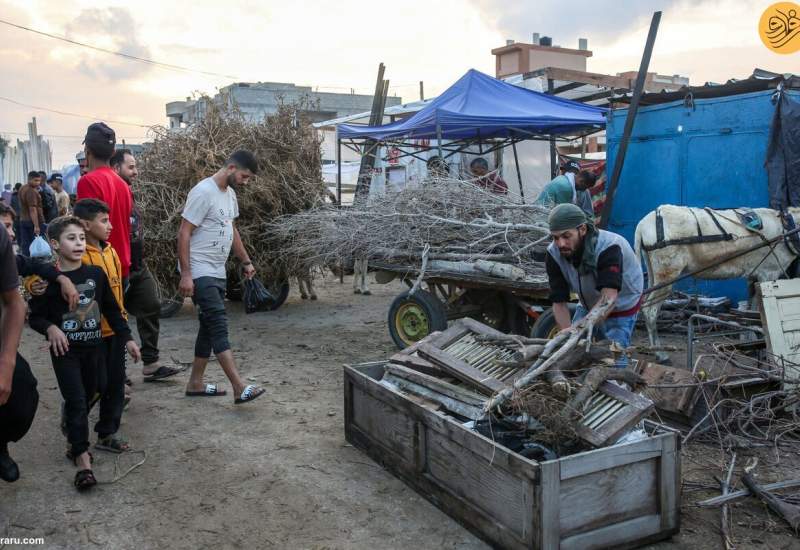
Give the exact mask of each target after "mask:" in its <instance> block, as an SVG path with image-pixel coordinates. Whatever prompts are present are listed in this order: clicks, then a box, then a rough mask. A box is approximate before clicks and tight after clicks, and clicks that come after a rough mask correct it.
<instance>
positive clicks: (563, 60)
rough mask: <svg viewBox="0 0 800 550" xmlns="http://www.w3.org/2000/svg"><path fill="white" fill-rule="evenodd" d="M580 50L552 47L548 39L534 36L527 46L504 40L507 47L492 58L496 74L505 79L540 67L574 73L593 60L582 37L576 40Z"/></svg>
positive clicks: (496, 50)
mask: <svg viewBox="0 0 800 550" xmlns="http://www.w3.org/2000/svg"><path fill="white" fill-rule="evenodd" d="M578 45H579V48H578V49H577V50H574V49H571V48H562V47H561V46H553V45H552V39H551V38H550V37H549V36H542V37H540V36H539V33H534V35H533V41H532V43H530V44H526V43H523V42H514V41H513V40H506V45H505V46H503V47H501V48H495V49H493V50H492V54H493V55H494V56H495V75H496V77H497V78H506V77H509V76H513V75H515V74H525V73H528V72H530V71H535V70H536V69H541V68H542V67H559V68H561V69H571V70H573V71H585V70H586V60H587V59H588V58H590V57H592V52H591V51H590V50H589V49H588V41H587V40H586V39H585V38H580V39H579V40H578Z"/></svg>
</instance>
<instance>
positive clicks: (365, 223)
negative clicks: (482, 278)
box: [267, 179, 548, 280]
mask: <svg viewBox="0 0 800 550" xmlns="http://www.w3.org/2000/svg"><path fill="white" fill-rule="evenodd" d="M547 215H548V209H547V208H545V207H542V206H537V205H530V204H518V203H515V202H513V201H512V200H511V199H510V198H508V197H505V196H502V195H497V194H493V193H490V192H487V191H486V190H484V189H482V188H480V187H478V186H476V185H474V184H472V183H470V182H466V181H461V180H454V179H431V180H427V181H426V182H425V184H424V185H422V186H419V187H412V188H406V189H404V190H402V191H398V192H390V193H387V194H385V195H383V196H379V197H374V198H370V200H368V201H362V202H360V203H358V204H356V205H354V206H352V207H346V208H338V207H336V206H334V205H321V206H317V207H316V208H313V209H311V210H308V211H305V212H301V213H299V214H295V215H291V216H284V217H282V218H280V219H277V220H275V221H274V222H273V223H271V224H270V225H269V226H268V227H267V234H268V237H269V238H270V239H273V242H274V243H275V246H276V247H278V248H280V250H281V255H282V256H284V257H285V258H287V259H288V258H293V259H294V261H296V262H299V263H302V264H309V263H311V264H316V265H332V264H337V263H344V264H347V263H348V262H350V261H352V260H353V259H354V258H363V257H366V258H368V259H369V260H370V261H371V262H374V261H378V262H387V263H391V264H398V265H408V266H413V267H417V268H418V267H421V266H422V265H423V263H425V264H426V268H427V269H428V270H429V271H439V270H451V269H459V268H462V269H490V267H491V265H488V266H487V264H480V263H478V262H481V261H483V262H499V263H505V264H511V265H514V266H516V267H519V268H520V269H521V270H522V271H521V272H514V273H512V275H511V276H515V275H516V276H518V277H519V278H520V279H524V278H525V277H528V276H530V277H532V278H534V279H537V278H538V279H539V280H543V279H544V274H543V272H542V266H541V263H539V262H536V261H534V260H533V256H532V253H533V249H534V247H535V246H536V245H537V244H543V243H545V242H546V240H547V239H548V228H547ZM287 261H288V260H287ZM520 279H518V280H520Z"/></svg>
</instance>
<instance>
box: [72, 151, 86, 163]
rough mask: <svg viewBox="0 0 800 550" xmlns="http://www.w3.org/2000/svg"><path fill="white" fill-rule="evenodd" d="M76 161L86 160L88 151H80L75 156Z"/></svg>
mask: <svg viewBox="0 0 800 550" xmlns="http://www.w3.org/2000/svg"><path fill="white" fill-rule="evenodd" d="M75 160H77V161H82V160H86V151H78V152H77V153H76V154H75Z"/></svg>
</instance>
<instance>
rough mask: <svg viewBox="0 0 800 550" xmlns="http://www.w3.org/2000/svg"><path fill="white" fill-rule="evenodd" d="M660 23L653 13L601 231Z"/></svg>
mask: <svg viewBox="0 0 800 550" xmlns="http://www.w3.org/2000/svg"><path fill="white" fill-rule="evenodd" d="M660 21H661V12H660V11H657V12H655V13H653V19H652V20H651V21H650V32H649V33H648V34H647V42H646V43H645V45H644V52H643V53H642V62H641V64H640V65H639V73H638V74H637V75H636V86H635V87H634V89H633V97H632V98H631V104H630V107H628V116H627V117H626V118H625V128H624V129H623V132H622V140H621V141H620V142H619V149H618V150H617V158H616V159H614V171H613V172H612V173H611V179H610V180H609V181H608V188H607V189H606V203H605V204H604V205H603V213H602V214H601V218H600V228H601V229H605V228H606V227H608V220H609V219H610V218H611V209H612V208H613V206H614V194H615V193H616V192H617V186H618V185H619V177H620V175H621V174H622V165H623V163H624V162H625V153H626V152H627V151H628V143H629V142H630V139H631V133H632V132H633V123H634V121H635V120H636V113H637V112H638V111H639V100H640V99H641V97H642V93H643V92H644V81H645V79H646V78H647V69H648V68H649V67H650V56H651V55H652V54H653V45H654V44H655V42H656V34H658V24H659V22H660Z"/></svg>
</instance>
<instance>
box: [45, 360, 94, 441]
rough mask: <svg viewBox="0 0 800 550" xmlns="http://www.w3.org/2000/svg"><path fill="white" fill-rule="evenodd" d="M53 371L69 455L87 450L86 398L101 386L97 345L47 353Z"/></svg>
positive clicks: (87, 410) (87, 402)
mask: <svg viewBox="0 0 800 550" xmlns="http://www.w3.org/2000/svg"><path fill="white" fill-rule="evenodd" d="M50 358H51V359H52V360H53V370H55V372H56V380H58V389H59V390H61V397H63V398H64V415H65V417H66V421H67V442H69V444H70V447H71V451H72V455H73V456H76V457H77V456H79V455H81V454H83V453H85V452H86V451H88V450H89V401H90V400H91V399H92V397H94V394H95V392H97V391H98V390H100V392H101V394H102V390H103V389H104V388H102V387H101V386H100V384H99V383H100V382H102V380H101V379H99V377H98V372H99V370H98V369H99V368H101V366H102V359H103V351H102V349H101V347H100V346H94V347H88V348H77V347H72V348H70V350H69V351H68V352H67V354H66V355H62V356H60V357H56V356H55V355H53V353H52V352H51V353H50Z"/></svg>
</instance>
